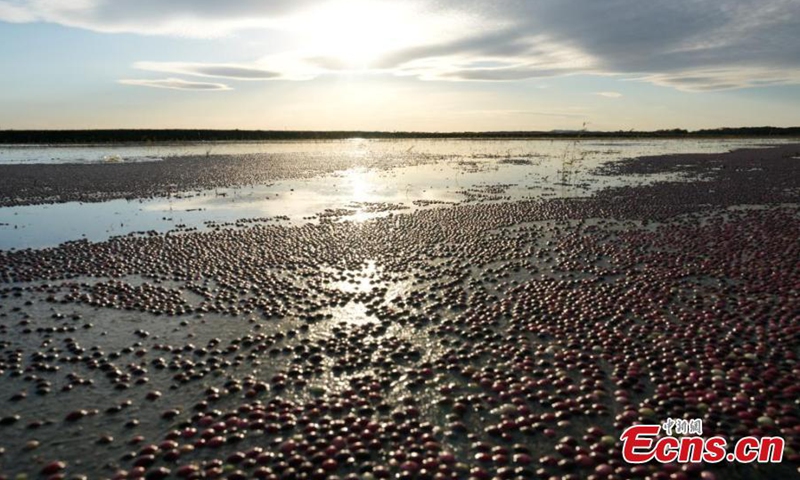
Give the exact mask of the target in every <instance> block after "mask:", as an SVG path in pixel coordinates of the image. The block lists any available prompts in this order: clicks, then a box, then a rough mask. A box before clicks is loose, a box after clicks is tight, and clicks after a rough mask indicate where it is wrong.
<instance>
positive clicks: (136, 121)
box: [0, 0, 800, 131]
mask: <svg viewBox="0 0 800 480" xmlns="http://www.w3.org/2000/svg"><path fill="white" fill-rule="evenodd" d="M584 122H586V123H587V127H588V128H590V129H593V130H618V129H622V130H629V129H636V130H651V129H661V128H688V129H699V128H715V127H721V126H733V127H735V126H759V125H774V126H794V125H800V0H717V1H713V2H712V1H704V0H670V1H659V2H650V1H641V0H496V1H478V0H405V1H400V0H394V1H389V0H272V1H260V0H228V1H219V0H169V1H165V0H0V130H2V129H26V128H42V129H48V128H63V129H72V128H241V129H290V130H417V131H461V130H472V131H478V130H551V129H579V128H581V126H582V125H583V123H584Z"/></svg>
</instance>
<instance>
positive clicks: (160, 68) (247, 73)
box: [133, 62, 281, 80]
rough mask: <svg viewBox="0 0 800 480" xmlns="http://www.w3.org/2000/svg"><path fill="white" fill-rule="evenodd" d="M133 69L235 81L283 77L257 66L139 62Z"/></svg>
mask: <svg viewBox="0 0 800 480" xmlns="http://www.w3.org/2000/svg"><path fill="white" fill-rule="evenodd" d="M133 67H134V68H137V69H139V70H149V71H153V72H162V73H175V74H179V75H196V76H200V77H217V78H231V79H235V80H270V79H275V78H279V77H280V76H281V74H280V73H279V72H273V71H270V70H267V69H263V68H260V67H258V66H257V65H237V64H230V63H216V64H215V63H182V62H137V63H135V64H133Z"/></svg>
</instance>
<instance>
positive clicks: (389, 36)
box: [291, 0, 432, 70]
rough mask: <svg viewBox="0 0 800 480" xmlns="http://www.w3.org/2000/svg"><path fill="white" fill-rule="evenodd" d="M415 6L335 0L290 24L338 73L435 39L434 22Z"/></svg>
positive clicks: (411, 4)
mask: <svg viewBox="0 0 800 480" xmlns="http://www.w3.org/2000/svg"><path fill="white" fill-rule="evenodd" d="M422 18H424V15H421V14H420V12H417V11H416V10H415V8H414V7H413V3H412V2H403V3H400V2H393V3H389V2H385V1H368V0H361V1H333V2H329V3H326V4H324V5H322V6H319V7H315V8H313V9H311V10H308V11H305V12H304V13H302V14H299V15H297V16H296V17H294V18H293V19H292V21H291V24H292V30H295V31H296V32H297V33H298V34H299V36H300V39H301V42H302V43H303V44H304V47H303V49H304V50H306V51H310V52H314V53H315V54H316V55H319V57H320V58H319V59H318V60H319V61H323V62H325V63H326V64H327V66H329V67H331V66H332V67H333V68H334V69H337V70H364V69H367V68H370V67H373V66H374V65H373V64H374V62H375V61H376V60H378V59H379V58H380V57H381V56H382V55H384V54H386V53H388V52H391V51H394V50H398V49H402V48H407V47H410V46H414V45H418V44H421V43H424V42H426V41H428V40H430V39H431V36H432V31H431V29H430V23H429V22H426V21H424V20H422Z"/></svg>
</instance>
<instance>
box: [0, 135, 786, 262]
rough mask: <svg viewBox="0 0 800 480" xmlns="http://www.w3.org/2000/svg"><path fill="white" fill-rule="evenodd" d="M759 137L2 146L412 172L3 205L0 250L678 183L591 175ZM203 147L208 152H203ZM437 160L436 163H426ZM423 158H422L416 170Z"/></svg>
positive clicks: (44, 157) (54, 153) (50, 154)
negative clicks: (610, 166)
mask: <svg viewBox="0 0 800 480" xmlns="http://www.w3.org/2000/svg"><path fill="white" fill-rule="evenodd" d="M774 142H775V141H773V140H770V141H769V142H767V141H764V140H711V141H709V140H641V141H639V140H613V141H610V140H603V141H597V140H584V141H574V140H552V141H551V140H512V141H493V140H391V141H388V140H350V141H327V142H272V143H219V144H216V143H215V144H211V145H209V144H189V145H167V146H151V145H142V146H124V147H122V146H110V147H109V146H102V147H99V146H78V147H63V146H60V147H31V146H24V147H20V146H12V147H2V148H0V163H12V162H24V163H33V162H37V163H41V162H44V163H60V162H75V161H82V162H96V161H98V159H102V158H103V157H104V156H109V155H115V156H118V157H119V158H121V159H122V161H131V160H133V161H136V160H137V159H142V158H157V157H164V156H169V155H177V154H199V153H201V152H203V151H205V150H209V149H213V153H214V154H223V153H224V154H248V153H255V152H260V153H264V152H275V153H276V154H283V153H288V152H293V155H296V154H298V153H301V154H302V155H303V157H304V158H307V159H308V161H310V162H317V161H318V162H324V161H325V158H326V156H333V155H344V156H347V157H365V158H369V157H370V156H371V155H375V156H376V158H377V157H379V156H380V155H384V154H395V155H396V154H398V153H402V154H404V155H406V156H407V157H408V158H409V164H411V163H414V164H413V165H409V166H404V167H398V168H393V169H388V170H387V169H377V168H375V169H373V168H352V169H349V170H343V171H339V172H335V173H333V174H330V175H323V176H317V177H313V178H308V179H293V180H282V181H275V182H274V183H271V184H268V185H253V186H246V187H238V188H227V189H213V190H199V191H191V192H179V193H176V194H175V195H173V196H171V197H169V198H156V199H138V200H124V199H119V200H111V201H104V202H96V203H80V202H68V203H60V204H45V205H31V206H20V207H5V208H0V249H12V248H15V249H22V248H43V247H49V246H55V245H58V244H60V243H63V242H66V241H74V240H83V239H86V240H90V241H102V240H106V239H108V238H110V237H114V236H119V235H128V234H132V233H144V232H150V231H155V232H160V233H163V232H168V231H173V230H186V229H195V228H196V229H204V228H214V227H219V226H231V225H233V224H236V223H237V222H238V223H239V225H240V226H244V225H246V224H252V223H255V222H290V223H292V224H299V223H305V222H317V221H338V220H342V219H347V220H356V221H364V220H368V219H370V218H374V217H377V216H384V215H389V214H391V213H392V212H410V211H413V210H416V209H419V208H436V207H438V206H441V205H442V203H443V202H446V203H449V204H452V203H470V202H485V201H503V200H520V199H546V198H553V197H576V196H588V195H591V194H592V193H593V192H596V191H598V190H599V189H602V188H606V187H611V186H622V185H635V184H642V183H649V182H653V181H664V180H672V181H675V180H679V178H678V177H676V176H664V175H661V176H648V177H643V176H630V177H609V176H600V175H596V174H595V173H594V169H595V168H597V167H598V166H600V165H603V164H605V163H607V162H613V161H615V160H619V159H623V158H630V157H637V156H643V155H655V154H666V153H686V152H706V153H709V152H725V151H729V150H731V149H735V148H741V147H746V146H759V145H764V144H767V143H774ZM204 149H205V150H204ZM428 156H430V158H428ZM420 159H422V160H423V162H422V163H421V164H418V162H419V161H420Z"/></svg>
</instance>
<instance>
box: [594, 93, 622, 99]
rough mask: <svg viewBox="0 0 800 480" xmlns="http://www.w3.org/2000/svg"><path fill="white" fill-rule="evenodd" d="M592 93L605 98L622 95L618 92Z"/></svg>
mask: <svg viewBox="0 0 800 480" xmlns="http://www.w3.org/2000/svg"><path fill="white" fill-rule="evenodd" d="M594 94H595V95H599V96H601V97H606V98H619V97H621V96H622V94H621V93H619V92H594Z"/></svg>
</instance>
